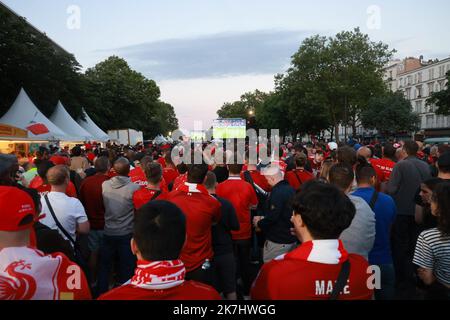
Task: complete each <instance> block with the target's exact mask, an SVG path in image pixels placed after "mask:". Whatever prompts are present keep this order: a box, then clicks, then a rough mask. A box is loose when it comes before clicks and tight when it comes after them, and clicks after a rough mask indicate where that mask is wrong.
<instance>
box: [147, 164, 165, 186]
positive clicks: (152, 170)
mask: <svg viewBox="0 0 450 320" xmlns="http://www.w3.org/2000/svg"><path fill="white" fill-rule="evenodd" d="M144 171H145V177H146V178H147V180H148V182H150V183H152V184H156V183H158V182H161V177H162V175H163V170H162V167H161V165H160V164H159V163H158V162H152V163H147V165H146V166H145V170H144Z"/></svg>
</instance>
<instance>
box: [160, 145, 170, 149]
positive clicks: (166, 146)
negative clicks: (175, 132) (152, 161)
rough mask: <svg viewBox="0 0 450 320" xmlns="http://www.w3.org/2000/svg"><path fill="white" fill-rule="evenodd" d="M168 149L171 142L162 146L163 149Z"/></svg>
mask: <svg viewBox="0 0 450 320" xmlns="http://www.w3.org/2000/svg"><path fill="white" fill-rule="evenodd" d="M167 149H170V144H163V145H162V146H161V150H167Z"/></svg>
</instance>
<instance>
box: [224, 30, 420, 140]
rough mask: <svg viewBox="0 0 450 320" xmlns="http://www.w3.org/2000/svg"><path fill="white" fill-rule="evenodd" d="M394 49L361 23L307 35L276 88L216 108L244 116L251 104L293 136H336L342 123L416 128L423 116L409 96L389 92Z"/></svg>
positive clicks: (260, 122)
mask: <svg viewBox="0 0 450 320" xmlns="http://www.w3.org/2000/svg"><path fill="white" fill-rule="evenodd" d="M394 53H395V50H390V49H389V47H388V45H386V44H384V43H382V42H373V41H371V40H370V39H369V37H368V35H366V34H363V33H361V31H360V30H359V29H358V28H356V29H354V30H352V31H344V32H341V33H338V34H337V35H335V36H334V37H328V38H327V37H322V36H319V35H316V36H313V37H310V38H307V39H305V40H304V41H303V43H302V44H301V46H300V48H299V50H298V51H297V52H296V53H295V54H294V55H293V56H292V60H291V66H290V68H289V69H288V70H287V71H286V73H284V74H278V75H276V76H275V90H274V92H270V93H264V92H260V91H258V90H257V91H255V92H250V93H246V94H244V95H243V96H242V97H241V100H239V101H236V102H233V103H225V104H224V105H223V106H222V107H221V108H220V110H219V111H218V112H217V113H218V115H219V116H220V117H242V116H245V115H246V114H248V110H250V109H252V110H254V111H255V117H256V124H257V126H258V127H260V128H267V129H270V128H277V129H280V133H281V134H282V135H286V134H292V135H293V136H296V135H297V134H300V135H305V134H319V133H320V132H323V131H329V132H331V135H332V136H333V135H335V136H336V139H337V140H338V139H339V134H338V133H339V132H338V130H339V125H344V126H346V127H350V128H351V129H352V131H351V134H352V135H353V136H355V135H356V130H357V127H358V126H360V125H362V126H364V127H365V128H367V129H377V130H378V131H379V132H380V133H382V134H384V135H391V134H395V133H396V132H398V131H408V130H416V129H417V127H418V122H419V117H418V115H416V114H414V113H412V108H411V104H410V102H409V101H407V100H406V99H405V98H404V97H403V95H401V94H399V93H392V92H389V91H388V89H387V86H386V83H385V82H384V81H383V68H384V66H385V65H386V64H387V62H388V61H389V60H390V59H391V58H392V56H393V54H394ZM247 117H248V116H247Z"/></svg>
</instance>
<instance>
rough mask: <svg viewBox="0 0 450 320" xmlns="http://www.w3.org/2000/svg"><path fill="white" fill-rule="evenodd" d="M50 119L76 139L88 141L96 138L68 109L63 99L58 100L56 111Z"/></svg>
mask: <svg viewBox="0 0 450 320" xmlns="http://www.w3.org/2000/svg"><path fill="white" fill-rule="evenodd" d="M50 120H51V121H52V122H53V123H54V124H56V125H57V126H58V127H60V128H64V131H65V132H66V133H67V134H68V135H70V136H71V137H73V138H74V139H75V140H74V141H86V140H93V139H95V138H94V136H93V135H92V134H91V133H89V132H87V131H86V130H85V129H84V128H83V127H81V126H80V125H79V124H78V123H77V122H76V121H75V120H73V118H72V117H71V116H70V114H69V113H68V112H67V111H66V109H65V108H64V106H63V104H62V103H61V101H58V105H57V106H56V109H55V111H54V112H53V114H52V115H51V117H50Z"/></svg>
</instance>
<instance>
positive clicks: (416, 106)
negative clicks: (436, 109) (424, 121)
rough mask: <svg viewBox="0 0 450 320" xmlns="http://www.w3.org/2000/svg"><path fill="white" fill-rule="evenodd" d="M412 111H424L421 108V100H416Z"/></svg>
mask: <svg viewBox="0 0 450 320" xmlns="http://www.w3.org/2000/svg"><path fill="white" fill-rule="evenodd" d="M414 112H416V113H423V112H424V111H423V110H422V101H416V104H415V107H414Z"/></svg>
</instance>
